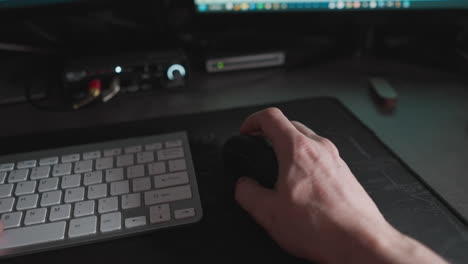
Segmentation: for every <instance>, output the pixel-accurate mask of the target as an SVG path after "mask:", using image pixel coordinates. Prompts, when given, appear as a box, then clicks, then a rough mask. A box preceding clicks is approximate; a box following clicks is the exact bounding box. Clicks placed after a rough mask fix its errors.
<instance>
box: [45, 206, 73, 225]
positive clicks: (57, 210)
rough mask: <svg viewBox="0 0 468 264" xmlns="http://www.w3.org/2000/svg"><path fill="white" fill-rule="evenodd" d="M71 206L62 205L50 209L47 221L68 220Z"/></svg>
mask: <svg viewBox="0 0 468 264" xmlns="http://www.w3.org/2000/svg"><path fill="white" fill-rule="evenodd" d="M70 211H71V204H62V205H56V206H52V207H51V208H50V214H49V220H50V221H59V220H64V219H68V218H70Z"/></svg>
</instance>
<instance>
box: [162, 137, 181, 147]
mask: <svg viewBox="0 0 468 264" xmlns="http://www.w3.org/2000/svg"><path fill="white" fill-rule="evenodd" d="M165 145H166V148H175V147H181V146H182V140H180V139H176V140H169V141H166V143H165Z"/></svg>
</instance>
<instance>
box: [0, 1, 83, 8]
mask: <svg viewBox="0 0 468 264" xmlns="http://www.w3.org/2000/svg"><path fill="white" fill-rule="evenodd" d="M78 1H79V0H0V8H23V7H35V6H44V5H57V4H63V3H74V2H78Z"/></svg>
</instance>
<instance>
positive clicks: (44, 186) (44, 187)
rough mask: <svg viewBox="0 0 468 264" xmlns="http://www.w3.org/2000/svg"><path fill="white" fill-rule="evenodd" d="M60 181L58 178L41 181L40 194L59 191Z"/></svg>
mask: <svg viewBox="0 0 468 264" xmlns="http://www.w3.org/2000/svg"><path fill="white" fill-rule="evenodd" d="M58 182H59V179H58V178H47V179H42V180H40V181H39V187H38V188H37V190H38V191H39V192H47V191H53V190H56V189H57V186H58Z"/></svg>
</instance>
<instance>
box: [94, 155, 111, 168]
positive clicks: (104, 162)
mask: <svg viewBox="0 0 468 264" xmlns="http://www.w3.org/2000/svg"><path fill="white" fill-rule="evenodd" d="M113 167H114V158H112V157H107V158H101V159H97V160H96V170H105V169H111V168H113Z"/></svg>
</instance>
